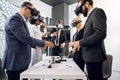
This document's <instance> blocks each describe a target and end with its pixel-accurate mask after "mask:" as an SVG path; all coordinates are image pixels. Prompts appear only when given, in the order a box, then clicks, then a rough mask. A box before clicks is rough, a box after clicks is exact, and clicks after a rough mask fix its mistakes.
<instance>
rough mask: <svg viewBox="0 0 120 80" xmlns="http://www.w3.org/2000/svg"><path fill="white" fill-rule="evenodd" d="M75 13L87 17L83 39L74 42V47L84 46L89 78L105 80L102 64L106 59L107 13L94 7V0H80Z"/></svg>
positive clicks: (83, 52)
mask: <svg viewBox="0 0 120 80" xmlns="http://www.w3.org/2000/svg"><path fill="white" fill-rule="evenodd" d="M79 3H80V4H81V5H80V6H78V8H77V9H76V10H75V13H76V14H77V15H79V13H81V14H83V16H84V17H87V20H86V23H85V25H84V33H83V39H80V40H79V41H76V42H75V43H74V48H75V49H79V48H80V47H82V54H83V59H84V60H85V62H86V66H87V71H88V78H89V80H103V73H102V64H103V61H104V60H105V59H106V52H105V47H104V39H105V37H106V27H107V25H106V14H105V12H104V11H103V10H102V9H100V8H93V0H80V2H79Z"/></svg>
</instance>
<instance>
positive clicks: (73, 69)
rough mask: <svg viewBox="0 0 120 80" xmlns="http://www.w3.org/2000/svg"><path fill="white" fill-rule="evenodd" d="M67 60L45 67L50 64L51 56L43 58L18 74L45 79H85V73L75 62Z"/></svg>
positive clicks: (21, 76)
mask: <svg viewBox="0 0 120 80" xmlns="http://www.w3.org/2000/svg"><path fill="white" fill-rule="evenodd" d="M66 60H67V61H63V62H61V63H55V64H52V65H51V67H52V68H47V67H48V66H49V64H51V58H50V57H49V58H47V59H44V60H42V61H40V62H38V63H37V64H35V65H34V66H31V67H30V68H29V69H27V70H26V71H24V72H22V73H21V74H20V79H21V80H22V79H23V78H32V79H33V78H36V79H40V78H46V79H86V77H85V74H84V73H83V72H82V71H81V69H80V68H79V67H78V66H77V65H76V64H75V62H74V61H73V59H71V58H66Z"/></svg>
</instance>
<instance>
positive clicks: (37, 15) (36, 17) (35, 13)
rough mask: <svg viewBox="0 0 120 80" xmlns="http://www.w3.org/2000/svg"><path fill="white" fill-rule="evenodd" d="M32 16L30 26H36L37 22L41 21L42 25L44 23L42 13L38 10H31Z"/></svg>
mask: <svg viewBox="0 0 120 80" xmlns="http://www.w3.org/2000/svg"><path fill="white" fill-rule="evenodd" d="M31 15H32V18H31V19H30V20H29V22H30V24H35V22H36V20H39V21H40V22H41V23H44V22H43V18H42V17H41V15H40V12H39V11H38V10H37V9H35V8H34V9H32V8H31Z"/></svg>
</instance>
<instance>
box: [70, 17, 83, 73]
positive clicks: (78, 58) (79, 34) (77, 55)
mask: <svg viewBox="0 0 120 80" xmlns="http://www.w3.org/2000/svg"><path fill="white" fill-rule="evenodd" d="M72 26H73V27H76V29H77V31H76V33H75V34H74V35H73V42H74V41H78V40H80V39H82V38H83V31H84V28H83V25H82V24H81V20H80V18H79V17H77V18H75V19H73V23H72ZM73 42H71V43H70V44H71V46H72V43H73ZM72 53H74V56H73V60H74V61H75V63H76V64H77V65H78V66H79V67H80V69H81V70H82V71H84V65H85V61H84V60H83V58H82V48H80V49H79V50H74V48H73V50H72Z"/></svg>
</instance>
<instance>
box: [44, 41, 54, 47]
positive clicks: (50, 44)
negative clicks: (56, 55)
mask: <svg viewBox="0 0 120 80" xmlns="http://www.w3.org/2000/svg"><path fill="white" fill-rule="evenodd" d="M45 46H48V47H50V48H53V47H54V44H53V43H52V42H50V41H45Z"/></svg>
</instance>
